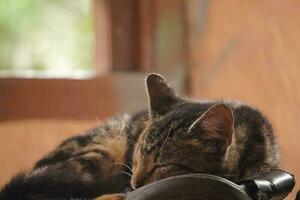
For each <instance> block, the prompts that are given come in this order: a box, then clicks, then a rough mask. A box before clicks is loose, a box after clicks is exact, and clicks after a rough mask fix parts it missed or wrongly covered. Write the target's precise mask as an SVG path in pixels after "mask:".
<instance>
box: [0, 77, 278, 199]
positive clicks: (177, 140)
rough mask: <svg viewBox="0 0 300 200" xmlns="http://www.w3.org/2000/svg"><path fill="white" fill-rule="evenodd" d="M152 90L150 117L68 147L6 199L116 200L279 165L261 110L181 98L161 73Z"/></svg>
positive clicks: (97, 131)
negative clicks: (197, 177) (132, 191)
mask: <svg viewBox="0 0 300 200" xmlns="http://www.w3.org/2000/svg"><path fill="white" fill-rule="evenodd" d="M146 86H147V93H148V97H149V110H148V111H142V112H140V113H136V114H134V115H132V116H129V115H120V116H117V117H115V118H112V119H110V120H107V121H105V122H103V123H102V124H101V125H100V126H98V127H96V128H94V129H91V130H89V131H87V132H85V133H83V134H81V135H79V136H76V137H72V138H70V139H68V140H66V141H64V142H63V143H62V144H61V145H60V146H59V147H58V148H57V149H55V150H54V151H53V152H50V153H49V154H48V155H46V156H45V157H44V158H42V159H41V160H40V161H38V162H37V163H36V165H35V167H34V168H33V169H32V170H30V171H28V172H23V173H20V174H19V175H17V176H15V177H14V178H13V179H12V180H11V181H10V182H9V183H8V184H6V185H5V186H4V187H3V188H2V189H1V192H0V200H2V199H3V200H4V199H5V200H12V199H14V200H18V199H23V200H29V199H30V200H35V199H45V200H46V199H93V198H96V197H98V196H101V195H104V196H102V197H99V198H97V199H99V200H108V199H111V200H112V199H116V200H117V199H122V197H123V196H122V195H120V194H116V195H107V194H113V193H123V192H124V190H125V189H126V188H127V187H130V185H131V186H132V187H133V188H138V187H140V186H143V185H145V184H148V183H150V182H153V181H156V180H159V179H162V178H166V177H170V176H175V175H180V174H186V173H195V172H196V173H197V172H201V173H210V174H216V175H220V176H223V177H226V178H228V179H231V180H238V179H241V178H244V177H247V176H252V175H255V174H257V173H261V172H264V171H268V170H270V169H273V168H278V167H279V157H278V147H277V144H276V139H275V136H274V134H273V130H272V127H271V125H270V123H269V122H268V121H267V119H266V118H265V117H264V116H263V115H262V114H261V113H260V112H259V111H258V110H256V109H254V108H252V107H250V106H248V105H246V104H243V103H240V102H235V101H194V100H189V99H185V98H182V97H179V96H178V95H176V93H175V91H174V90H173V89H172V88H171V86H170V85H169V84H168V82H167V81H166V80H165V79H164V78H163V77H162V76H160V75H158V74H151V75H149V76H148V77H147V79H146ZM131 168H132V169H131ZM130 176H132V177H130Z"/></svg>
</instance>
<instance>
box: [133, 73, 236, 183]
mask: <svg viewBox="0 0 300 200" xmlns="http://www.w3.org/2000/svg"><path fill="white" fill-rule="evenodd" d="M146 87H147V93H148V97H149V114H150V117H149V121H148V122H147V127H146V129H145V130H144V131H143V133H142V134H141V135H140V137H139V139H138V142H137V144H136V146H135V149H134V153H133V174H132V179H131V185H132V187H133V188H138V187H140V186H143V185H145V184H148V183H150V182H153V181H156V180H159V179H162V178H166V177H170V176H175V175H180V174H187V173H197V172H199V173H201V172H202V173H217V172H218V170H219V169H220V167H221V163H222V158H223V157H224V154H225V152H226V149H227V147H228V146H229V145H230V144H231V138H232V132H233V123H234V120H233V114H232V111H231V109H230V108H229V107H228V106H226V105H224V104H218V105H211V104H201V103H196V102H192V101H189V100H185V99H183V98H180V97H178V96H177V95H176V93H175V91H174V90H173V88H171V86H170V85H169V83H168V82H167V81H166V79H165V78H163V77H162V76H161V75H159V74H150V75H148V77H147V78H146Z"/></svg>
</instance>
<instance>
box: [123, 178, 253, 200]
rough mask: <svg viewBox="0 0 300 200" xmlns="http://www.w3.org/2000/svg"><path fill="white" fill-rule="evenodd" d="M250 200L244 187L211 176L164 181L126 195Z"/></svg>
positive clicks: (147, 199)
mask: <svg viewBox="0 0 300 200" xmlns="http://www.w3.org/2000/svg"><path fill="white" fill-rule="evenodd" d="M154 199H155V200H177V199H178V200H179V199H181V200H196V199H203V200H206V199H207V200H208V199H215V200H223V199H224V200H225V199H231V200H249V199H250V198H249V197H248V196H247V194H246V193H245V192H244V190H243V187H242V186H238V185H236V184H234V183H232V182H230V181H228V180H226V179H223V178H221V177H218V176H213V175H209V174H188V175H181V176H176V177H171V178H167V179H163V180H160V181H157V182H154V183H151V184H149V185H146V186H144V187H141V188H139V189H137V190H135V191H133V192H129V193H127V195H126V200H154Z"/></svg>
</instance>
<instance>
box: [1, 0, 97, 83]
mask: <svg viewBox="0 0 300 200" xmlns="http://www.w3.org/2000/svg"><path fill="white" fill-rule="evenodd" d="M91 2H92V1H91V0H77V1H74V0H43V1H40V0H22V1H11V0H2V1H0V75H1V76H2V77H3V76H22V77H24V76H25V77H55V78H62V77H85V76H88V75H91V74H92V73H93V72H94V67H93V20H92V12H91V11H92V9H91Z"/></svg>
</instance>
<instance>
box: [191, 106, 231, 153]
mask: <svg viewBox="0 0 300 200" xmlns="http://www.w3.org/2000/svg"><path fill="white" fill-rule="evenodd" d="M233 129H234V116H233V113H232V110H231V108H229V107H228V106H226V105H225V104H219V105H214V106H212V107H211V108H209V109H208V111H206V112H205V113H204V114H202V115H201V117H199V118H198V119H197V120H196V121H194V123H192V125H191V126H190V128H189V132H191V133H195V134H197V133H201V137H202V138H204V139H208V140H211V141H215V142H217V143H218V144H219V145H220V148H221V149H222V150H224V151H225V150H226V149H227V147H228V146H229V145H230V144H231V140H232V134H233Z"/></svg>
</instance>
